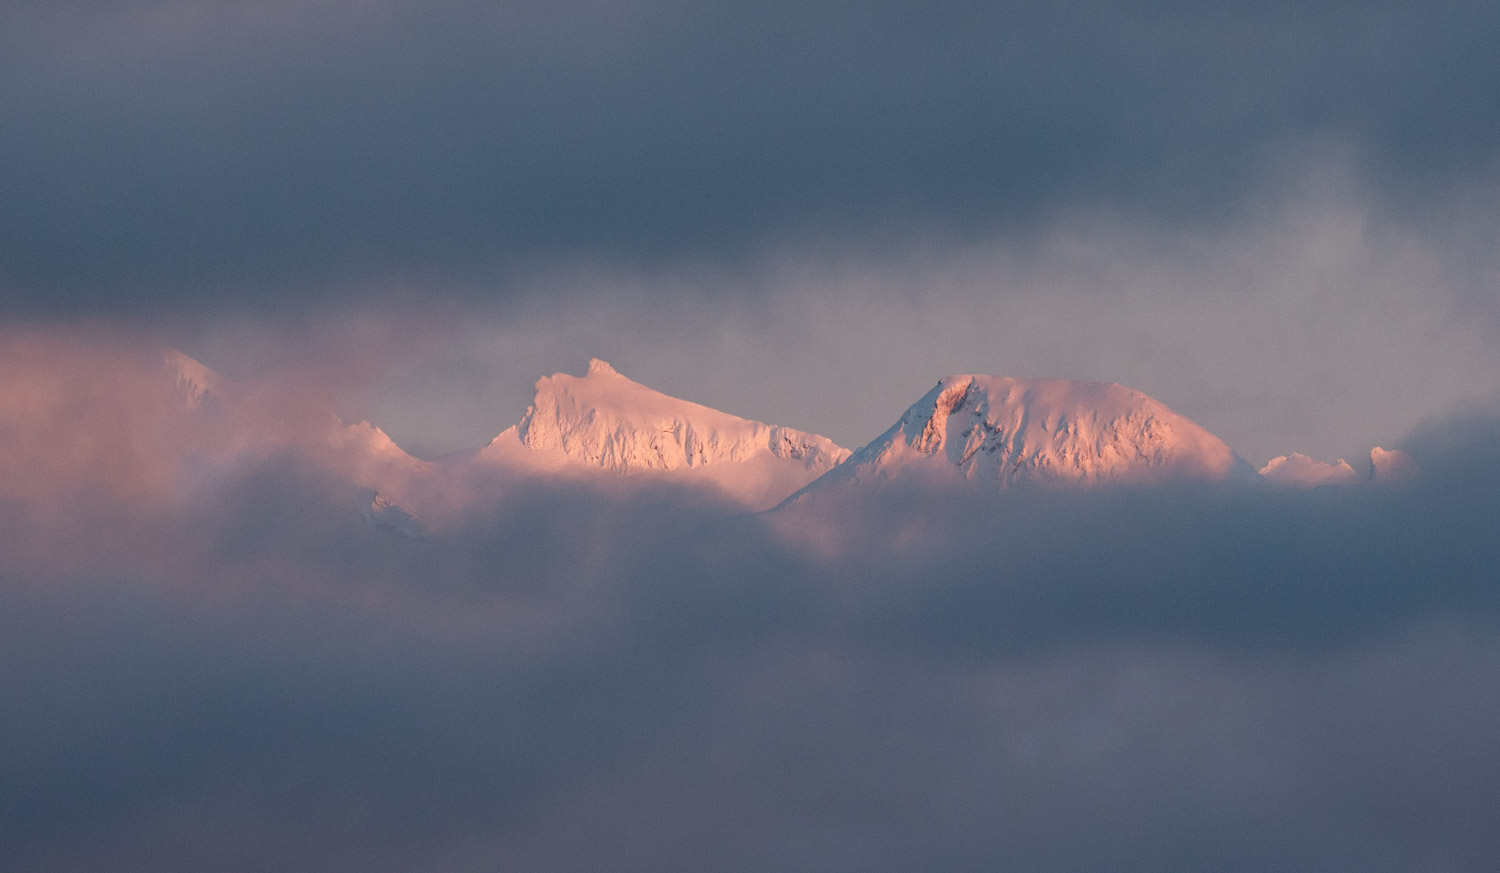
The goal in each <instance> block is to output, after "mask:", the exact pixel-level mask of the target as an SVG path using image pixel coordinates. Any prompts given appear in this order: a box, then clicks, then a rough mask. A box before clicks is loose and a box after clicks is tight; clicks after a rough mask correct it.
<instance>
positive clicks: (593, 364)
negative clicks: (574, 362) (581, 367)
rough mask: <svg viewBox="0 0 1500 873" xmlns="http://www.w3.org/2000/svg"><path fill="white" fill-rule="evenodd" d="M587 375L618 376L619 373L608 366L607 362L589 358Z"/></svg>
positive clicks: (622, 377)
mask: <svg viewBox="0 0 1500 873" xmlns="http://www.w3.org/2000/svg"><path fill="white" fill-rule="evenodd" d="M588 375H589V376H620V371H619V370H616V369H615V368H614V367H612V366H610V364H609V361H604V360H600V359H599V358H589V369H588ZM620 378H621V379H624V378H625V377H624V376H620ZM627 381H628V380H627Z"/></svg>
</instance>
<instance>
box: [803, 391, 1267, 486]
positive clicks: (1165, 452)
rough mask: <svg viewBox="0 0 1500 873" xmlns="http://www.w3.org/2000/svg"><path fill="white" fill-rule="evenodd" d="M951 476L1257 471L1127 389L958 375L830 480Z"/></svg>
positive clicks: (996, 479)
mask: <svg viewBox="0 0 1500 873" xmlns="http://www.w3.org/2000/svg"><path fill="white" fill-rule="evenodd" d="M954 472H956V473H957V474H959V475H960V476H961V477H962V478H964V479H968V480H973V481H984V482H991V483H994V484H996V485H998V486H1008V485H1011V484H1014V483H1017V482H1022V481H1028V482H1041V483H1064V484H1066V483H1087V482H1142V481H1159V480H1163V479H1169V478H1176V477H1189V478H1195V479H1208V480H1221V479H1225V478H1228V477H1230V476H1232V475H1248V476H1254V471H1253V469H1251V468H1250V467H1249V465H1247V464H1246V463H1245V462H1244V461H1242V460H1241V459H1240V458H1239V456H1238V455H1236V454H1235V453H1234V451H1233V450H1231V449H1230V448H1229V446H1227V445H1225V444H1224V443H1223V441H1221V440H1220V439H1219V438H1218V437H1215V436H1214V435H1213V434H1211V433H1209V432H1208V431H1207V430H1205V429H1204V428H1203V427H1201V426H1199V425H1198V424H1197V423H1195V422H1193V421H1191V420H1190V419H1188V418H1185V417H1184V416H1181V415H1178V414H1177V413H1175V412H1173V411H1172V410H1170V409H1168V408H1167V407H1166V406H1165V405H1163V404H1162V403H1160V402H1158V401H1156V400H1154V399H1152V398H1151V397H1148V396H1147V395H1145V394H1143V393H1141V392H1139V391H1136V390H1133V389H1131V388H1126V387H1125V386H1123V385H1118V384H1114V383H1103V382H1070V381H1066V380H1061V379H1011V378H1007V377H1003V376H984V375H961V376H950V377H948V378H946V379H943V380H942V381H940V382H938V384H937V385H936V386H935V387H934V388H933V389H932V390H931V391H929V392H928V393H927V394H926V395H925V396H923V397H922V399H921V400H918V401H917V402H916V403H915V404H913V405H912V406H911V408H910V409H908V410H907V411H906V414H904V415H903V416H902V417H901V419H900V420H899V421H897V422H896V424H895V425H894V426H893V427H892V428H891V429H890V430H888V431H886V432H885V433H884V434H882V435H881V436H880V437H878V438H877V439H876V440H875V441H874V442H872V443H870V444H869V445H867V446H865V447H864V448H862V449H860V450H859V451H857V452H855V453H854V454H853V456H852V457H851V458H850V459H849V460H848V461H846V462H845V463H844V464H842V465H841V466H840V468H839V469H838V470H837V471H835V472H834V473H832V474H830V475H829V476H828V477H827V478H828V479H829V480H830V481H831V482H837V481H841V480H847V479H855V478H870V477H873V478H877V479H888V478H893V477H896V476H903V475H907V474H909V473H919V474H923V475H930V474H936V475H942V476H951V475H952V474H953V473H954Z"/></svg>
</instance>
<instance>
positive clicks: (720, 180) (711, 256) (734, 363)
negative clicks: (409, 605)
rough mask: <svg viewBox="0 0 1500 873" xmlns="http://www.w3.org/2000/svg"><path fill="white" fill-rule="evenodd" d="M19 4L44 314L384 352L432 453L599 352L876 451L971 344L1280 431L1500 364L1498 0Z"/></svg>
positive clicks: (416, 431) (375, 385)
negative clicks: (1249, 5)
mask: <svg viewBox="0 0 1500 873" xmlns="http://www.w3.org/2000/svg"><path fill="white" fill-rule="evenodd" d="M5 15H6V19H7V21H6V25H7V26H6V27H5V28H4V35H3V36H0V40H3V41H4V42H3V48H4V51H3V53H0V55H3V60H0V65H3V66H0V73H3V81H4V84H3V86H0V106H3V108H4V112H5V115H6V117H7V118H8V119H9V120H10V123H8V124H7V125H5V128H6V129H5V131H4V132H3V134H0V199H3V202H4V203H5V208H4V209H3V210H0V231H3V232H0V240H3V246H4V248H3V249H0V306H3V310H4V311H5V312H6V313H7V314H8V315H7V317H8V318H10V319H21V320H26V321H31V320H40V321H43V322H54V321H62V322H74V321H77V320H80V319H82V320H103V321H107V322H118V323H121V324H124V325H129V326H130V329H140V328H142V327H146V328H151V329H155V330H158V331H161V332H162V333H163V334H164V336H165V339H166V341H169V342H170V343H172V344H174V345H177V346H180V347H184V348H186V349H187V350H188V351H189V353H191V354H194V355H196V356H197V357H199V358H200V359H203V360H205V362H206V363H208V364H209V365H211V366H214V367H216V368H218V369H221V370H230V371H239V372H246V373H256V372H259V370H260V369H262V368H266V367H276V366H285V365H286V362H287V361H288V360H290V359H292V358H294V357H295V358H307V359H309V360H308V365H309V366H310V367H315V366H319V365H321V366H324V367H327V368H329V369H340V368H337V367H335V366H334V365H333V364H331V363H329V362H327V361H326V360H318V357H319V354H320V353H319V352H316V351H313V350H316V349H330V348H333V347H335V346H339V347H342V346H347V345H354V346H359V345H361V344H368V345H376V346H379V349H378V350H377V349H370V348H364V349H354V350H351V351H348V352H341V353H340V355H339V356H340V357H341V360H344V361H352V360H353V359H354V357H355V356H356V355H359V354H363V355H365V356H367V357H368V358H369V360H368V361H366V362H364V363H363V368H362V369H361V368H353V365H352V364H346V365H345V368H353V369H355V370H356V372H355V373H354V374H349V373H346V372H340V373H338V374H337V375H336V376H330V377H328V378H329V381H330V382H331V383H333V384H334V385H335V388H332V389H330V390H336V391H339V392H341V393H343V394H344V395H345V397H346V398H347V400H346V402H347V403H349V404H350V405H351V410H350V414H351V415H355V414H358V415H361V416H362V417H370V418H375V419H377V423H378V424H380V425H382V426H383V427H385V428H386V429H387V430H389V431H390V432H391V433H392V434H393V435H394V436H395V437H396V438H397V440H398V442H400V443H401V444H402V445H404V446H408V447H409V448H411V449H412V450H413V451H416V452H417V453H419V454H426V455H432V454H440V453H442V452H444V451H452V450H456V449H463V448H471V447H473V446H475V445H478V444H481V443H482V442H484V441H485V440H487V439H488V438H489V437H491V436H493V435H494V433H496V432H498V430H499V429H500V428H502V427H504V426H506V425H509V424H511V423H514V422H515V421H516V420H517V419H518V418H519V417H520V414H521V412H522V411H523V410H524V408H525V406H526V403H527V402H528V401H529V395H530V387H531V384H532V382H533V381H535V380H536V379H537V378H539V377H541V376H544V375H548V374H550V373H552V372H558V371H564V372H574V373H577V372H581V370H582V368H583V365H584V364H585V363H586V362H587V360H588V359H589V358H590V357H601V358H605V359H608V360H611V361H612V362H613V363H615V364H616V366H617V367H618V368H619V369H621V371H622V372H625V373H627V374H630V375H632V376H633V377H635V378H637V379H638V380H639V381H642V382H645V383H646V384H649V385H652V386H653V387H657V388H659V389H661V390H664V391H666V392H668V393H673V394H677V395H680V396H687V397H688V398H689V399H693V400H697V401H699V402H703V403H706V404H708V405H711V406H715V407H716V408H722V409H727V410H729V411H732V412H736V413H738V414H742V415H746V416H748V417H751V418H757V419H761V420H768V421H772V422H774V423H781V424H788V425H791V426H795V427H799V428H802V429H805V430H810V431H814V432H818V433H824V434H827V435H829V436H831V437H833V438H834V439H836V440H837V441H839V442H841V443H842V444H845V445H848V446H850V447H857V446H859V445H862V444H863V443H865V442H867V441H869V440H870V439H872V438H873V437H874V436H876V435H877V434H879V433H880V432H881V431H882V430H884V429H885V427H887V426H889V424H890V423H891V422H892V421H894V419H895V418H896V417H897V416H899V414H900V413H901V411H902V410H903V409H904V408H905V407H906V405H907V404H909V403H911V402H912V401H913V400H915V399H916V398H917V397H919V396H921V394H922V393H923V392H924V391H926V389H927V388H929V387H931V385H932V384H934V383H936V381H937V380H938V379H939V378H942V377H943V376H946V375H949V374H953V373H971V372H978V373H992V374H1003V375H1014V376H1057V377H1064V378H1076V379H1087V380H1096V381H1114V382H1121V383H1123V384H1127V385H1131V386H1132V387H1136V388H1138V389H1140V390H1143V391H1145V392H1147V393H1148V394H1151V395H1152V396H1155V397H1157V398H1158V399H1160V400H1162V401H1163V402H1165V403H1167V404H1168V405H1169V406H1171V407H1173V408H1174V409H1177V410H1178V411H1180V412H1183V413H1184V414H1186V415H1188V416H1189V417H1191V418H1194V419H1195V420H1197V421H1200V422H1201V423H1203V424H1204V425H1205V426H1207V427H1208V428H1209V429H1210V430H1211V431H1213V432H1215V433H1217V434H1219V435H1220V436H1222V437H1223V438H1224V439H1225V440H1226V441H1228V442H1229V443H1230V444H1231V445H1233V446H1235V447H1236V448H1237V449H1238V450H1240V451H1241V453H1242V454H1244V455H1245V456H1246V457H1247V458H1248V459H1250V460H1251V461H1253V462H1255V463H1257V464H1259V463H1263V462H1264V461H1265V460H1266V459H1268V458H1270V457H1272V456H1274V455H1277V454H1283V453H1286V452H1289V451H1302V452H1305V453H1308V454H1312V455H1314V456H1316V457H1320V458H1325V459H1327V460H1333V459H1334V458H1335V457H1338V456H1348V457H1351V459H1354V458H1358V457H1361V456H1363V454H1364V453H1366V452H1368V450H1369V448H1370V446H1372V445H1375V444H1382V443H1389V442H1393V441H1396V440H1399V439H1400V438H1401V437H1402V436H1404V435H1405V434H1406V433H1407V432H1408V431H1409V430H1410V429H1411V428H1412V427H1414V426H1416V425H1417V424H1418V423H1419V422H1421V421H1423V420H1425V419H1426V418H1428V417H1431V416H1434V415H1441V414H1445V413H1448V412H1451V411H1453V410H1454V409H1455V408H1457V407H1459V406H1461V405H1462V404H1463V403H1465V402H1469V401H1474V400H1487V399H1490V398H1492V397H1493V396H1494V395H1495V394H1496V393H1497V391H1500V385H1497V384H1496V377H1495V373H1496V372H1497V363H1500V362H1497V361H1496V353H1495V349H1496V348H1500V343H1497V342H1496V339H1497V334H1496V331H1497V329H1500V313H1497V310H1496V306H1495V294H1494V293H1493V291H1494V288H1495V283H1496V277H1497V271H1500V265H1497V262H1496V255H1495V252H1496V251H1497V246H1496V242H1497V240H1496V227H1497V226H1500V222H1497V221H1496V218H1497V216H1496V206H1495V205H1494V204H1495V203H1496V202H1497V198H1496V196H1495V195H1496V192H1497V186H1500V175H1497V172H1500V171H1497V164H1496V155H1497V153H1500V118H1497V112H1496V110H1495V108H1494V107H1495V106H1496V105H1497V104H1500V101H1497V96H1500V95H1497V93H1496V92H1497V89H1500V85H1497V84H1496V83H1497V82H1500V69H1497V66H1500V62H1497V61H1496V59H1495V57H1494V53H1493V52H1492V51H1490V50H1489V47H1490V45H1491V38H1492V37H1493V36H1494V35H1495V33H1496V32H1497V29H1500V14H1497V13H1496V11H1495V10H1494V9H1493V8H1492V7H1491V5H1490V4H1486V3H1480V2H1451V3H1438V4H1427V5H1420V4H1414V3H1408V2H1376V3H1358V4H1355V3H1348V4H1342V3H1332V4H1330V3H1319V4H1298V3H1278V4H1270V5H1265V4H1262V5H1260V6H1257V7H1256V8H1255V9H1253V10H1251V9H1246V8H1242V7H1241V6H1240V5H1239V4H1229V3H1198V4H1182V3H1150V2H1140V3H1125V4H1114V3H1110V4H1105V3H1048V4H1029V5H1025V6H1021V7H1005V8H999V7H995V8H992V7H991V6H990V5H989V4H976V3H963V2H939V3H931V4H925V5H924V6H923V7H922V9H921V10H916V9H911V8H906V7H904V6H902V5H898V4H876V5H873V6H870V7H866V8H861V9H857V10H856V9H853V8H851V7H845V6H840V5H838V4H805V3H795V4H780V3H770V4H756V5H755V6H754V7H753V8H745V6H744V5H743V4H724V3H717V2H708V3H702V2H699V3H664V2H578V3H572V2H563V3H553V4H546V5H545V6H543V5H542V4H516V3H473V2H463V0H442V2H436V3H424V4H414V3H403V2H393V0H348V2H338V0H319V2H311V3H307V2H295V3H294V2H261V3H224V4H214V5H213V6H212V7H205V6H204V5H203V4H198V3H190V2H168V0H161V2H148V0H115V2H77V3H68V4H45V3H20V4H11V5H10V7H9V9H8V11H7V12H6V13H5ZM323 356H324V357H325V358H326V357H328V356H329V354H323ZM309 378H311V376H309ZM335 380H355V382H358V380H362V383H361V384H355V383H354V382H350V381H344V382H337V381H335Z"/></svg>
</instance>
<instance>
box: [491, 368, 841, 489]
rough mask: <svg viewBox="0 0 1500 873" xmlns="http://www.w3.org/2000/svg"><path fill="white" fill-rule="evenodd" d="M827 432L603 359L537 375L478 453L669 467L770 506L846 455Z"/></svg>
mask: <svg viewBox="0 0 1500 873" xmlns="http://www.w3.org/2000/svg"><path fill="white" fill-rule="evenodd" d="M848 455H849V452H848V450H847V449H844V448H841V447H839V446H838V445H837V444H835V443H834V442H833V441H832V440H830V439H828V438H827V437H822V436H818V435H817V434H810V433H805V432H803V431H799V430H794V429H792V428H788V427H779V426H775V425H769V424H765V423H763V422H759V421H752V420H750V419H745V418H740V417H739V416H736V415H730V414H729V413H727V412H720V411H719V410H717V409H713V408H710V407H708V406H703V405H702V404H698V403H693V402H691V401H687V400H681V399H678V398H676V397H671V396H669V395H666V394H663V393H661V392H660V391H655V390H653V389H651V388H648V387H646V386H645V385H642V384H640V383H639V382H635V381H633V380H631V379H629V378H627V377H625V376H623V375H621V374H620V373H619V372H618V371H616V370H615V368H614V367H612V366H610V365H609V364H608V363H606V362H604V361H601V360H599V359H597V358H595V359H593V360H591V361H590V362H589V367H588V372H587V373H586V374H585V375H583V376H572V375H569V374H567V373H554V374H553V375H551V376H547V377H545V378H542V379H539V380H538V381H537V383H536V397H535V398H534V399H533V400H532V403H531V406H530V407H529V408H528V409H527V410H526V414H525V416H524V417H523V418H522V419H521V422H520V423H519V424H518V425H516V426H515V427H513V428H509V429H507V430H506V431H505V432H503V433H501V434H500V435H499V436H497V437H496V438H495V439H494V440H493V441H491V443H490V444H489V445H488V446H487V447H485V448H484V449H483V450H482V451H481V452H480V454H479V457H480V459H481V460H484V461H488V462H492V463H498V464H502V465H522V466H526V467H536V466H538V465H542V466H554V467H558V466H560V467H562V468H567V469H574V470H588V469H593V470H605V471H609V472H613V473H625V474H635V473H672V474H676V475H685V476H689V477H690V478H694V479H697V480H702V481H706V482H711V483H713V484H715V485H717V486H719V487H721V488H723V489H725V490H727V491H729V492H730V493H733V494H735V495H737V496H739V497H741V498H742V499H744V500H745V501H746V502H747V503H749V504H751V505H757V506H758V505H770V504H771V503H775V502H776V501H777V500H779V499H781V498H782V497H785V496H786V495H787V494H789V493H791V492H792V491H795V490H796V489H797V488H800V487H801V486H803V485H805V484H807V483H808V482H810V481H811V480H812V479H814V478H816V477H817V476H820V475H822V474H823V473H824V472H826V471H827V470H829V469H832V468H833V467H834V466H835V465H836V464H838V463H839V462H840V461H842V460H844V459H845V458H846V457H848Z"/></svg>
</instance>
